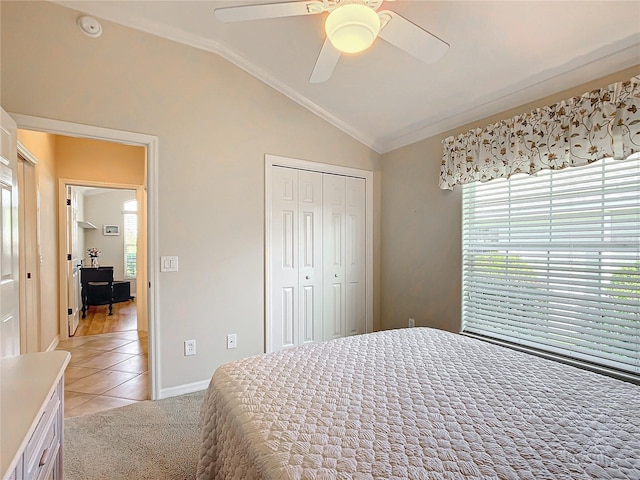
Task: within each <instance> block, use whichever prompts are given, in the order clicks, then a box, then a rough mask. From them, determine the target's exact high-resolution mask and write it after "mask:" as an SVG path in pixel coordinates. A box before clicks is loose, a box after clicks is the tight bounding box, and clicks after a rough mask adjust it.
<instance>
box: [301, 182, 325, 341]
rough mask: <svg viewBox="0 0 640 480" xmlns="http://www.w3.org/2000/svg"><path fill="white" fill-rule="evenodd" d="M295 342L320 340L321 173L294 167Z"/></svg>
mask: <svg viewBox="0 0 640 480" xmlns="http://www.w3.org/2000/svg"><path fill="white" fill-rule="evenodd" d="M298 267H299V268H298V289H299V295H298V302H299V303H298V323H297V325H298V345H302V344H305V343H312V342H319V341H321V340H322V174H321V173H317V172H308V171H304V170H299V171H298Z"/></svg>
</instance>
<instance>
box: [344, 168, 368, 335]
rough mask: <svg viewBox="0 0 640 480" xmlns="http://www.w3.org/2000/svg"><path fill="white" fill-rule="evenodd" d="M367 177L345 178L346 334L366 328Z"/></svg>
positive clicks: (355, 333) (360, 331)
mask: <svg viewBox="0 0 640 480" xmlns="http://www.w3.org/2000/svg"><path fill="white" fill-rule="evenodd" d="M365 184H366V182H365V180H364V178H354V177H346V178H345V194H346V205H345V214H346V225H345V226H346V232H345V233H346V238H345V275H346V280H345V285H346V292H345V295H346V298H345V302H346V304H345V335H357V334H362V333H365V332H366V298H367V293H366V292H367V289H366V270H367V269H366V263H365V245H366V218H365V217H366V216H365V212H366V205H365V198H366V194H365Z"/></svg>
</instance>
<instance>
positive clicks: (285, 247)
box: [267, 167, 322, 351]
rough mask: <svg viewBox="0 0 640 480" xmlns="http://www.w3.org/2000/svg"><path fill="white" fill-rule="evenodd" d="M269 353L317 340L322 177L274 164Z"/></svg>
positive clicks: (319, 306)
mask: <svg viewBox="0 0 640 480" xmlns="http://www.w3.org/2000/svg"><path fill="white" fill-rule="evenodd" d="M271 192H272V199H271V202H272V203H271V205H272V208H271V219H270V220H271V235H270V239H271V249H272V252H273V254H272V256H271V281H270V287H271V288H270V296H271V298H270V302H269V303H270V310H271V311H270V318H271V328H270V329H269V342H268V343H269V344H268V345H267V347H268V350H269V351H275V350H281V349H283V348H288V347H293V346H296V345H302V344H304V343H310V342H317V341H319V340H321V339H322V300H321V299H322V296H321V291H322V275H321V271H322V267H321V261H322V260H321V259H322V242H321V237H320V235H321V234H320V232H321V229H322V175H321V174H319V173H315V172H303V171H298V170H295V169H291V168H283V167H273V169H272V189H271Z"/></svg>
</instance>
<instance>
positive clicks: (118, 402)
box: [57, 330, 149, 418]
mask: <svg viewBox="0 0 640 480" xmlns="http://www.w3.org/2000/svg"><path fill="white" fill-rule="evenodd" d="M57 350H66V351H68V352H71V360H70V362H69V366H68V367H67V370H66V371H65V378H64V416H65V418H70V417H77V416H80V415H87V414H90V413H96V412H100V411H103V410H108V409H110V408H116V407H122V406H125V405H129V404H131V403H135V402H138V401H141V400H146V399H147V398H148V383H149V375H148V367H147V365H148V338H147V335H146V332H138V331H137V330H130V331H125V332H115V333H105V334H101V335H88V336H81V337H72V338H69V339H68V340H65V341H63V342H60V344H59V345H58V347H57Z"/></svg>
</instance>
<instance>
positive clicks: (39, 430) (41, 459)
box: [23, 385, 61, 480]
mask: <svg viewBox="0 0 640 480" xmlns="http://www.w3.org/2000/svg"><path fill="white" fill-rule="evenodd" d="M60 407H61V402H60V385H58V387H57V388H56V389H55V391H54V393H53V395H52V396H51V398H50V399H49V401H48V402H47V406H46V407H45V411H44V413H43V414H42V417H41V418H40V421H39V422H38V425H37V426H36V429H35V432H34V434H33V436H32V437H31V439H30V440H29V443H27V448H26V449H25V455H24V477H23V478H24V479H25V480H39V479H41V478H46V475H47V474H48V473H49V472H51V471H52V466H53V464H54V463H56V462H57V461H58V450H59V449H60V438H61V436H60V421H59V419H60V415H61V411H60Z"/></svg>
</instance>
